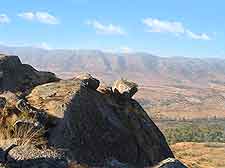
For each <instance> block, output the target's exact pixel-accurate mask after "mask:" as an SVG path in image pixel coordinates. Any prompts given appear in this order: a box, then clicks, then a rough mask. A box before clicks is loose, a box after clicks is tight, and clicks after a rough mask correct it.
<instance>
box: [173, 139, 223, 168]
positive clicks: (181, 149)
mask: <svg viewBox="0 0 225 168" xmlns="http://www.w3.org/2000/svg"><path fill="white" fill-rule="evenodd" d="M171 148H172V150H173V152H174V153H175V156H176V157H177V159H179V160H180V161H182V162H183V163H184V164H186V165H187V166H188V167H191V168H225V160H224V158H225V143H193V142H189V143H187V142H183V143H177V144H175V145H172V146H171Z"/></svg>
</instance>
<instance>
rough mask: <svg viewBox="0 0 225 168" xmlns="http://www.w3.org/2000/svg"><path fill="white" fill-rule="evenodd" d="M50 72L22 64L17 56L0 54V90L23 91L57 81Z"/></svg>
mask: <svg viewBox="0 0 225 168" xmlns="http://www.w3.org/2000/svg"><path fill="white" fill-rule="evenodd" d="M58 80H59V79H58V78H57V77H56V76H55V75H54V74H53V73H50V72H39V71H37V70H36V69H34V68H33V67H32V66H30V65H27V64H22V63H21V61H20V59H19V57H17V56H7V55H0V91H13V92H14V91H21V92H25V91H27V90H29V89H31V88H33V87H35V86H37V85H40V84H44V83H48V82H53V81H58Z"/></svg>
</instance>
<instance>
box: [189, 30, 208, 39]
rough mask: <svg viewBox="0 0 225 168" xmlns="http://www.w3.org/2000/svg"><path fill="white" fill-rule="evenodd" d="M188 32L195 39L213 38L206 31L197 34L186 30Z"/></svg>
mask: <svg viewBox="0 0 225 168" xmlns="http://www.w3.org/2000/svg"><path fill="white" fill-rule="evenodd" d="M186 33H187V35H188V36H189V37H190V38H192V39H195V40H211V38H210V37H209V36H208V35H207V34H205V33H201V34H196V33H193V32H192V31H190V30H186Z"/></svg>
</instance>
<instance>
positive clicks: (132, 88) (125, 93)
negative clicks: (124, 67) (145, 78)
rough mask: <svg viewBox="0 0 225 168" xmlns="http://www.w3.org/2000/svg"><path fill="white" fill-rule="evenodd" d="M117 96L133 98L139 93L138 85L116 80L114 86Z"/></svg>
mask: <svg viewBox="0 0 225 168" xmlns="http://www.w3.org/2000/svg"><path fill="white" fill-rule="evenodd" d="M112 90H113V92H114V94H115V95H117V96H122V97H125V98H131V97H133V95H134V94H135V93H136V92H137V91H138V85H137V84H136V83H134V82H132V81H128V80H125V79H120V80H116V81H115V82H114V84H113V86H112Z"/></svg>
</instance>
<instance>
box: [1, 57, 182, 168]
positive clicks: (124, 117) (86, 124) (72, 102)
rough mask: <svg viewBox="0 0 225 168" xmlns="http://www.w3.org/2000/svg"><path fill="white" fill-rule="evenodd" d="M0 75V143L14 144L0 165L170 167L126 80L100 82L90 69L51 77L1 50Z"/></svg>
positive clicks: (169, 155)
mask: <svg viewBox="0 0 225 168" xmlns="http://www.w3.org/2000/svg"><path fill="white" fill-rule="evenodd" d="M0 79H1V80H0V89H1V91H2V92H1V94H0V126H1V128H3V129H2V130H1V132H0V138H2V139H0V142H1V141H4V143H2V142H1V143H0V148H4V147H3V146H4V145H5V144H10V145H12V144H16V146H15V147H13V148H12V149H10V151H7V152H6V153H7V155H6V154H3V157H4V160H3V161H1V158H2V157H1V156H2V155H1V154H2V151H1V150H0V167H1V164H4V166H6V167H22V168H23V167H50V168H53V167H60V168H63V167H65V168H66V167H68V165H69V166H70V167H102V168H103V167H104V168H132V167H134V168H135V167H138V168H144V167H145V166H155V165H157V164H158V163H163V164H161V166H164V167H165V165H166V166H168V165H174V164H175V165H176V166H177V165H178V162H176V161H174V160H173V162H171V161H169V162H166V163H165V162H163V161H164V160H165V159H167V158H174V155H173V153H172V151H171V150H170V148H169V146H168V144H167V142H166V140H165V138H164V136H163V134H162V133H161V131H160V130H159V129H158V128H157V126H156V125H155V124H154V123H153V121H152V120H151V119H150V118H149V116H148V115H147V113H146V112H145V111H144V110H143V108H142V107H141V106H140V105H139V103H138V102H137V101H135V100H134V99H132V96H133V95H134V94H135V93H136V92H137V90H138V89H137V85H136V84H135V83H133V82H130V81H127V80H118V81H116V82H115V83H114V85H113V86H112V87H108V86H106V85H100V82H99V80H97V79H95V78H93V77H92V76H91V75H90V74H81V75H79V76H77V77H76V78H74V79H70V80H59V79H57V78H56V77H55V76H54V74H52V73H46V72H38V71H36V70H35V69H34V68H32V67H31V66H29V65H24V64H22V63H21V62H20V60H19V58H18V57H15V56H2V55H1V56H0ZM99 86H100V87H99ZM18 92H19V94H18ZM3 131H4V132H3ZM3 144H4V145H3ZM59 149H60V150H62V151H63V152H62V153H60V152H59ZM4 152H5V151H4V150H3V153H4ZM5 156H7V158H6V157H5ZM6 161H7V162H6ZM70 161H71V162H70ZM164 163H165V164H164ZM83 165H87V166H83ZM179 168H182V167H179Z"/></svg>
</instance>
